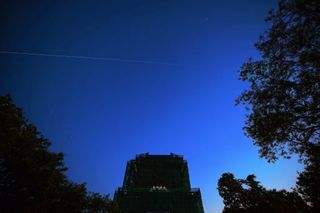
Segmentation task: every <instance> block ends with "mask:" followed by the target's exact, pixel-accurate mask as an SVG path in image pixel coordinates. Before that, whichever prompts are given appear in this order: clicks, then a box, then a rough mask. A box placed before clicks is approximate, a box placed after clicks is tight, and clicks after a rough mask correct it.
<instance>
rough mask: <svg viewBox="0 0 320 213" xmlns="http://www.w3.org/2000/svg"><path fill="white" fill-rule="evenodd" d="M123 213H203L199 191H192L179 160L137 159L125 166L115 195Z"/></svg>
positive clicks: (185, 167)
mask: <svg viewBox="0 0 320 213" xmlns="http://www.w3.org/2000/svg"><path fill="white" fill-rule="evenodd" d="M114 200H115V202H117V203H118V205H119V208H120V209H121V211H122V212H123V213H203V212H204V211H203V205H202V200H201V193H200V189H198V188H191V186H190V180H189V172H188V165H187V161H185V160H184V159H183V157H182V156H179V155H175V154H173V153H171V154H170V155H149V154H148V153H146V154H141V155H137V156H136V158H135V159H134V160H130V161H128V163H127V168H126V173H125V177H124V181H123V186H122V188H118V190H117V191H116V192H115V195H114Z"/></svg>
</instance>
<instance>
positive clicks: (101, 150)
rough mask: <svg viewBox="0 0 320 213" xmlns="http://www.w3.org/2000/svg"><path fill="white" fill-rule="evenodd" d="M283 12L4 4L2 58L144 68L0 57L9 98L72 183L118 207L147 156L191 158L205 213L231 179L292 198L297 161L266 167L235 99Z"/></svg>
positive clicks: (256, 5) (247, 7)
mask: <svg viewBox="0 0 320 213" xmlns="http://www.w3.org/2000/svg"><path fill="white" fill-rule="evenodd" d="M272 7H276V1H275V0H265V1H256V0H251V1H239V0H233V1H231V0H225V1H171V0H168V1H102V0H101V1H84V0H82V1H79V0H78V1H67V0H64V1H60V2H59V1H45V0H43V1H33V0H31V1H11V0H10V1H9V0H5V1H1V2H0V14H1V15H0V16H1V18H0V24H1V27H0V33H1V39H0V51H26V52H35V53H49V54H63V55H81V56H91V57H113V58H122V59H132V60H146V61H149V60H151V61H161V62H165V63H174V64H176V65H165V64H145V63H125V62H107V61H98V60H84V59H71V58H55V57H43V56H26V55H10V54H0V68H1V69H0V77H1V78H0V95H4V94H6V93H10V94H11V95H12V97H13V99H14V101H15V103H16V104H17V105H18V106H20V107H22V108H23V109H24V112H25V115H26V116H27V117H28V118H29V120H30V121H31V122H32V123H34V124H35V125H36V126H37V127H38V128H39V130H40V131H41V132H42V133H43V134H44V135H45V136H46V137H48V138H49V139H50V140H51V141H52V143H53V144H52V147H51V148H52V150H54V151H62V152H64V153H65V162H66V164H67V166H68V167H69V170H68V172H67V174H68V176H69V177H70V179H72V180H74V181H77V182H86V183H87V185H88V188H89V189H90V190H92V191H98V192H101V193H109V194H111V195H113V193H114V191H115V189H116V188H117V187H119V186H121V185H122V181H123V177H124V172H125V166H126V162H127V160H129V159H132V158H134V157H135V155H136V154H138V153H144V152H149V153H151V154H168V153H170V152H174V153H177V154H181V155H184V158H185V159H186V160H188V163H189V171H190V176H191V185H192V186H193V187H200V188H201V191H202V197H203V202H204V207H205V210H206V212H207V213H213V212H221V210H222V208H223V203H222V200H221V198H220V197H219V195H218V192H217V190H216V187H217V180H218V178H219V177H220V175H221V174H222V173H223V172H233V173H234V174H235V175H236V177H239V178H244V177H246V175H248V174H251V173H254V174H256V176H257V178H258V180H260V181H261V182H262V184H263V185H264V186H266V187H268V188H273V187H275V188H287V189H288V188H290V187H292V186H293V185H294V183H295V177H296V171H297V170H298V169H301V166H300V165H298V164H297V163H296V160H291V161H289V160H280V161H278V162H277V163H275V164H268V163H267V162H266V161H265V160H262V159H259V158H258V153H257V148H256V147H254V146H253V145H252V143H251V142H250V139H248V138H246V137H245V136H244V135H243V131H242V126H243V124H244V113H245V112H244V109H243V107H242V106H237V107H236V106H235V105H234V103H235V99H236V98H237V96H238V95H239V94H240V92H241V91H242V90H243V89H245V87H246V85H245V84H244V83H242V82H240V81H239V80H238V79H237V71H238V70H239V67H240V66H241V64H242V63H243V62H245V60H246V59H247V58H248V57H250V56H252V57H254V58H257V57H259V56H258V53H257V52H256V50H255V49H254V46H253V44H254V42H255V41H257V39H258V35H259V34H260V33H262V32H263V31H264V30H265V29H267V27H268V26H267V24H265V23H264V18H265V16H266V14H267V11H268V10H269V9H270V8H272Z"/></svg>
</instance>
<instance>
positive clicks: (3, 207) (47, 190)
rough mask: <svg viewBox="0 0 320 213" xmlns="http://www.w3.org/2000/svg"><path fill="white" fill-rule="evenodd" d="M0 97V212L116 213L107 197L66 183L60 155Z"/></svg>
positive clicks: (15, 108) (4, 98)
mask: <svg viewBox="0 0 320 213" xmlns="http://www.w3.org/2000/svg"><path fill="white" fill-rule="evenodd" d="M49 146H50V142H49V141H48V139H46V138H44V137H43V136H42V135H41V133H40V132H39V131H38V130H37V128H36V127H35V126H33V125H32V124H30V123H29V122H28V121H27V119H26V118H25V117H24V116H23V113H22V110H21V109H20V108H18V107H16V106H15V105H14V104H13V102H12V99H11V97H10V96H9V95H7V96H0V212H116V207H115V205H114V204H113V203H112V202H111V200H110V199H109V197H108V196H101V195H100V194H98V193H90V192H88V191H87V189H86V186H85V184H76V183H73V182H71V181H69V180H68V179H67V178H66V176H65V174H64V172H65V171H66V170H67V167H66V166H65V164H64V162H63V154H62V153H54V152H50V151H49Z"/></svg>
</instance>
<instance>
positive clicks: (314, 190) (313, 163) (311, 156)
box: [296, 145, 320, 212]
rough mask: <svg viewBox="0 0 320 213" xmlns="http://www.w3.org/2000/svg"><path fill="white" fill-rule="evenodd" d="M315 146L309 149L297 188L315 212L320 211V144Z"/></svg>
mask: <svg viewBox="0 0 320 213" xmlns="http://www.w3.org/2000/svg"><path fill="white" fill-rule="evenodd" d="M313 146H314V147H312V148H310V149H308V150H307V154H308V160H307V162H306V165H305V168H304V171H303V172H301V173H300V174H299V176H298V181H297V186H296V190H297V192H299V193H300V194H301V195H302V196H303V197H304V199H305V200H306V202H307V203H309V205H310V206H311V207H312V210H313V212H320V146H317V145H313Z"/></svg>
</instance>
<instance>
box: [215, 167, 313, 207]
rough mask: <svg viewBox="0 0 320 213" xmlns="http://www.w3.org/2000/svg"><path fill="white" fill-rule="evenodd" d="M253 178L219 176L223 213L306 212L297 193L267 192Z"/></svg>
mask: <svg viewBox="0 0 320 213" xmlns="http://www.w3.org/2000/svg"><path fill="white" fill-rule="evenodd" d="M255 178H256V177H255V176H254V175H249V176H248V177H247V178H246V179H235V177H234V175H233V174H231V173H224V174H223V175H222V176H221V178H220V179H219V182H218V190H219V194H220V196H221V197H222V198H223V199H224V204H225V206H224V210H223V212H224V213H238V212H239V213H240V212H249V213H250V212H261V213H264V212H265V213H270V212H274V213H278V212H279V213H302V212H308V206H307V205H306V204H305V203H304V201H303V200H302V198H301V197H300V196H299V195H298V193H296V192H287V191H285V190H281V191H277V190H275V189H272V190H267V189H265V188H264V187H263V186H261V185H260V183H259V182H258V181H256V180H255Z"/></svg>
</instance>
